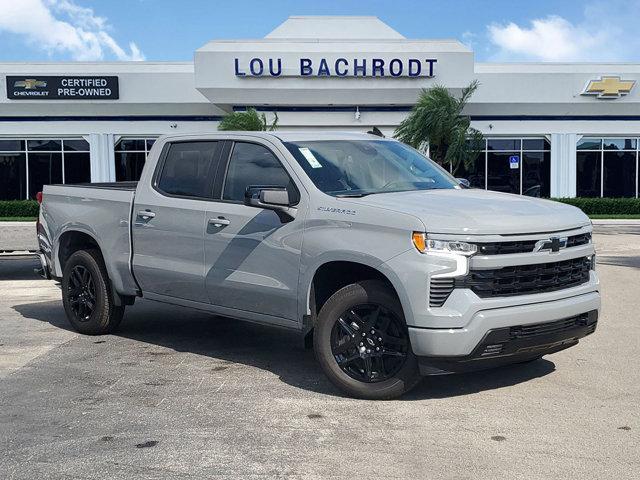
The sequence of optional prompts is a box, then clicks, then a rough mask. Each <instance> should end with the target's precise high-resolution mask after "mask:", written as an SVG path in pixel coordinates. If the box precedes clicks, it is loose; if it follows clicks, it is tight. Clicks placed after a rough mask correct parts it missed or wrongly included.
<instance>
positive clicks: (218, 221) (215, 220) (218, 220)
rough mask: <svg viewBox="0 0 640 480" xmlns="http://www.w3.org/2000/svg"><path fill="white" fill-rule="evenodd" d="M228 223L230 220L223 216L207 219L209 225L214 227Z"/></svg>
mask: <svg viewBox="0 0 640 480" xmlns="http://www.w3.org/2000/svg"><path fill="white" fill-rule="evenodd" d="M230 223H231V220H227V219H226V218H224V217H218V218H210V219H209V225H213V226H214V227H216V228H220V227H224V226H227V225H229V224H230Z"/></svg>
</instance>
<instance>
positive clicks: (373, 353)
mask: <svg viewBox="0 0 640 480" xmlns="http://www.w3.org/2000/svg"><path fill="white" fill-rule="evenodd" d="M313 339H314V350H315V353H316V357H317V358H318V361H319V363H320V365H321V367H322V369H323V371H324V372H325V374H326V375H327V377H329V380H331V382H332V383H333V384H335V385H336V386H337V387H338V388H340V389H341V390H342V391H344V392H345V393H347V394H348V395H350V396H353V397H357V398H365V399H372V400H374V399H389V398H394V397H398V396H400V395H402V394H403V393H406V392H407V391H409V390H410V389H411V388H413V387H414V386H415V385H417V383H418V382H419V380H420V374H419V371H418V362H417V359H416V357H415V355H414V354H413V352H412V350H411V345H410V342H409V334H408V331H407V326H406V324H405V320H404V315H403V312H402V307H401V305H400V302H399V301H398V299H397V297H396V296H395V295H394V293H393V292H392V291H391V290H390V289H389V288H388V287H387V286H386V285H385V284H384V283H382V282H379V281H375V280H366V281H362V282H358V283H354V284H351V285H347V286H346V287H344V288H342V289H340V290H338V291H337V292H336V293H334V294H333V295H332V296H331V297H330V298H329V300H327V302H326V303H325V304H324V305H323V306H322V309H321V310H320V313H319V315H318V319H317V322H316V326H315V331H314V335H313Z"/></svg>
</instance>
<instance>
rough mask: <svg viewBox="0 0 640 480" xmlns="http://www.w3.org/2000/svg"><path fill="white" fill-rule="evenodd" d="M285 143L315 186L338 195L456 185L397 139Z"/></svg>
mask: <svg viewBox="0 0 640 480" xmlns="http://www.w3.org/2000/svg"><path fill="white" fill-rule="evenodd" d="M285 146H286V147H287V149H288V150H289V151H290V152H291V154H292V155H293V156H294V157H295V159H296V160H297V161H298V163H299V164H300V166H301V167H302V168H303V169H304V171H305V172H306V173H307V175H309V178H311V180H312V181H313V183H314V184H315V186H316V187H318V188H319V189H320V190H322V191H323V192H324V193H327V194H329V195H333V196H337V197H342V196H364V195H370V194H374V193H385V192H403V191H411V190H432V189H437V188H455V187H456V186H457V182H456V181H455V179H454V178H453V177H451V175H449V174H448V173H447V172H445V171H444V170H443V169H441V168H440V167H439V166H438V165H436V164H435V163H434V162H433V161H431V160H429V159H428V158H426V157H424V156H422V155H421V154H420V153H418V152H417V151H416V150H414V149H412V148H410V147H408V146H406V145H404V144H402V143H400V142H390V141H385V140H322V141H308V142H307V141H300V142H286V143H285Z"/></svg>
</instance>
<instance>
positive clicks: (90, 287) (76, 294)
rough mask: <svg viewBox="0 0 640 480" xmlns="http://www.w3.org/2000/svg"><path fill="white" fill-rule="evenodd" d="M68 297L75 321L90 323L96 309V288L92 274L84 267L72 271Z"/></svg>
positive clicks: (74, 268)
mask: <svg viewBox="0 0 640 480" xmlns="http://www.w3.org/2000/svg"><path fill="white" fill-rule="evenodd" d="M67 295H68V299H69V306H70V307H71V311H72V312H73V315H74V317H75V319H76V320H77V321H78V322H87V321H89V319H90V318H91V315H92V314H93V312H94V310H95V308H96V287H95V282H94V280H93V276H92V275H91V272H90V271H89V270H88V269H87V268H86V267H84V266H83V265H75V266H74V267H73V269H72V270H71V275H70V277H69V285H68V287H67Z"/></svg>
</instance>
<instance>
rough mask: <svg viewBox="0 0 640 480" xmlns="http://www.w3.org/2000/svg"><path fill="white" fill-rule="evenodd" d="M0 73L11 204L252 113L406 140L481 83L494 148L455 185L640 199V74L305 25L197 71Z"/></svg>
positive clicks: (96, 178) (335, 24)
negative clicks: (403, 125)
mask: <svg viewBox="0 0 640 480" xmlns="http://www.w3.org/2000/svg"><path fill="white" fill-rule="evenodd" d="M0 77H2V78H0V200H7V199H26V198H33V197H35V194H36V193H37V192H38V191H40V190H41V189H42V185H44V184H49V183H78V182H86V181H93V182H103V181H119V180H136V179H137V178H138V176H139V174H140V170H141V168H142V166H143V165H144V161H145V158H146V155H147V154H148V151H149V149H150V148H151V145H152V144H153V141H154V139H155V138H157V137H158V136H159V135H162V134H167V133H190V132H194V133H196V132H212V131H216V130H217V126H218V123H219V121H220V120H221V118H222V117H223V116H224V115H225V114H227V113H228V112H232V111H234V110H236V111H237V110H244V109H246V108H248V107H254V108H256V109H257V110H259V111H262V112H265V113H266V115H267V118H269V119H272V118H274V113H277V115H278V128H279V129H281V130H295V129H307V130H308V129H323V130H327V129H331V130H349V131H362V132H365V131H368V130H371V128H372V127H377V128H378V129H380V130H381V131H382V132H383V133H384V134H385V135H393V132H394V130H395V128H396V127H397V126H398V124H399V123H400V122H401V121H402V120H403V119H404V118H405V117H406V115H407V114H408V113H409V111H410V110H411V107H412V106H413V104H414V103H415V101H416V99H417V97H418V95H419V93H420V91H421V89H423V88H429V87H430V86H433V85H436V84H437V85H443V86H445V87H446V88H448V89H449V90H450V91H451V92H452V93H454V94H455V93H459V92H460V90H461V89H462V88H464V87H465V86H467V85H468V84H469V83H470V82H471V81H473V80H476V79H477V80H478V81H479V82H480V87H479V89H478V90H477V92H476V93H475V94H474V96H473V97H472V99H471V101H470V103H469V104H468V106H467V109H466V111H465V113H466V114H467V115H469V116H470V117H471V120H472V126H473V127H475V128H477V129H478V130H480V131H481V132H482V133H483V134H484V136H485V138H486V140H485V147H484V149H483V152H482V154H481V155H480V156H479V158H478V159H477V161H476V162H475V163H474V165H472V166H469V167H468V168H466V167H464V166H461V167H459V168H458V169H457V170H456V171H453V172H452V173H454V174H455V175H456V176H458V177H465V178H468V179H469V180H470V181H471V183H472V184H473V186H475V187H477V188H488V189H492V190H499V191H506V192H512V193H520V194H524V195H532V196H541V197H573V196H583V197H600V196H604V197H637V196H638V183H639V169H638V156H639V147H640V86H638V82H639V81H640V64H620V63H616V64H614V63H611V64H584V63H580V64H523V63H509V64H495V63H476V62H475V61H474V54H473V52H472V51H471V50H470V49H469V48H468V47H466V46H465V45H463V44H462V43H460V42H458V41H455V40H412V39H406V38H404V37H403V36H402V35H401V34H399V33H398V32H396V31H394V30H393V29H391V28H390V27H389V26H387V25H386V24H384V23H383V22H381V21H380V20H378V19H377V18H374V17H291V18H289V19H288V20H287V21H285V22H284V23H283V24H282V25H280V26H279V27H278V28H276V29H275V30H274V31H273V32H271V33H270V34H269V35H267V36H266V37H265V38H263V39H257V40H229V41H225V40H216V41H212V42H210V43H208V44H206V45H204V46H203V47H202V48H200V49H198V50H197V51H196V52H195V56H194V61H193V62H182V63H154V62H136V63H133V62H132V63H123V62H119V63H107V62H101V63H4V64H0ZM445 167H447V168H451V167H450V166H445Z"/></svg>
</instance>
